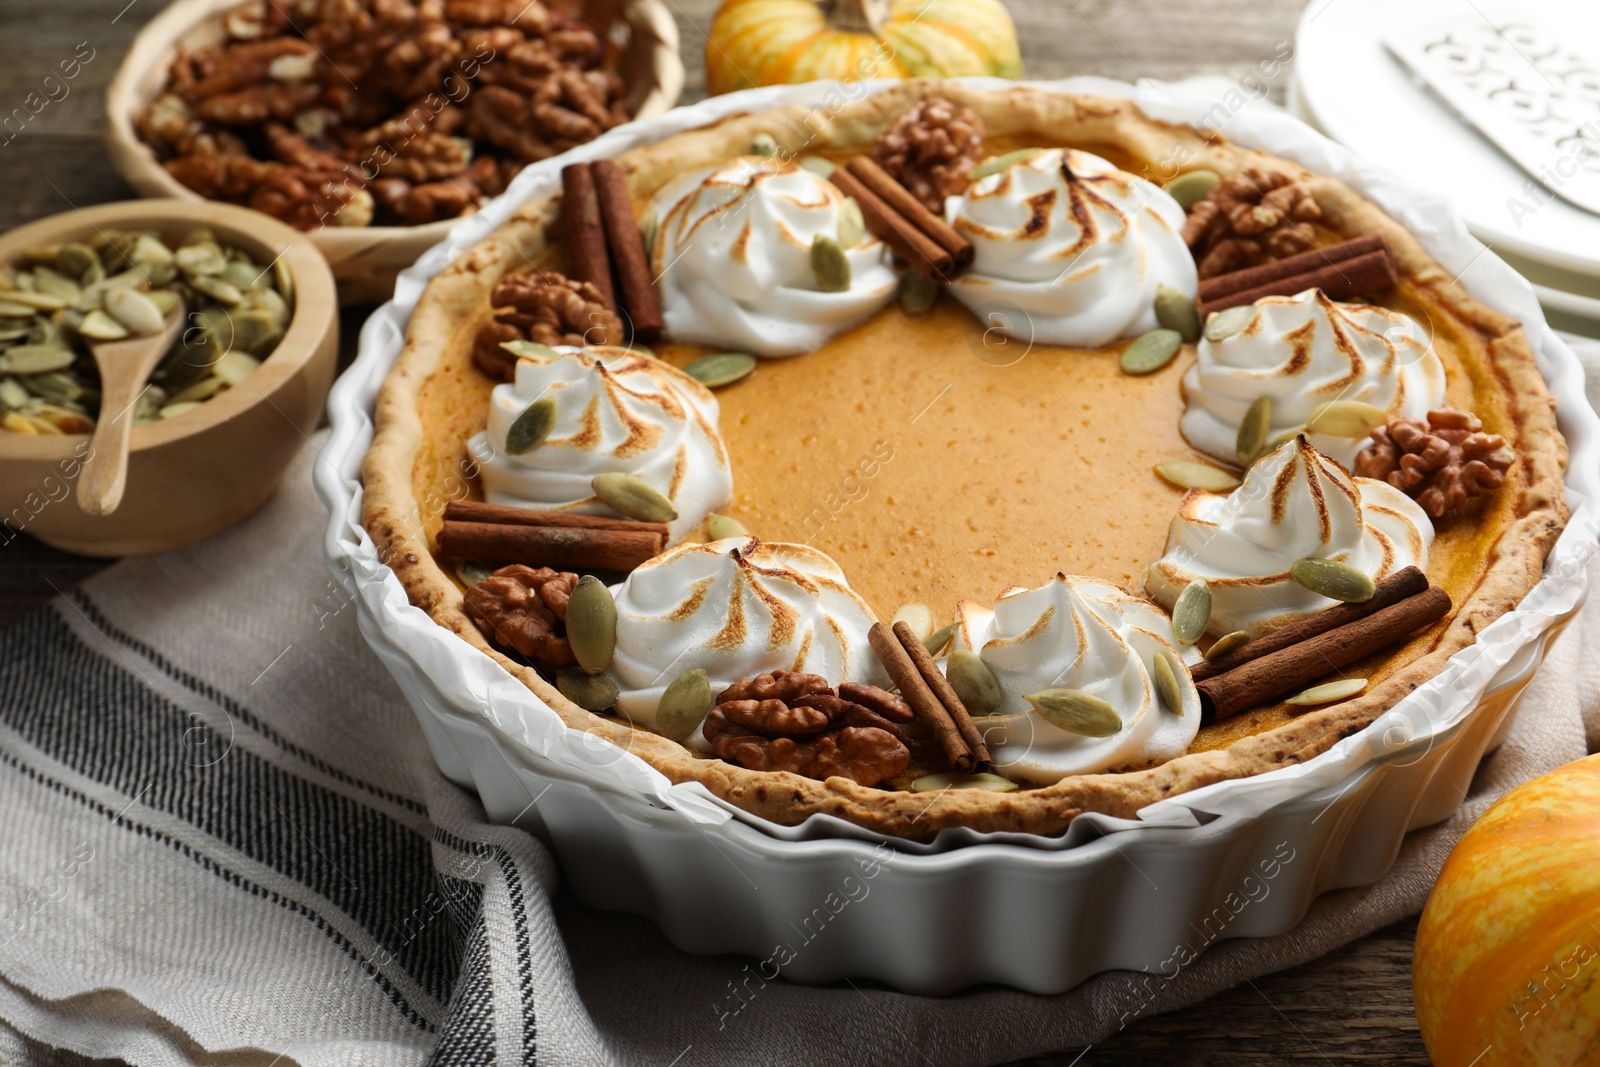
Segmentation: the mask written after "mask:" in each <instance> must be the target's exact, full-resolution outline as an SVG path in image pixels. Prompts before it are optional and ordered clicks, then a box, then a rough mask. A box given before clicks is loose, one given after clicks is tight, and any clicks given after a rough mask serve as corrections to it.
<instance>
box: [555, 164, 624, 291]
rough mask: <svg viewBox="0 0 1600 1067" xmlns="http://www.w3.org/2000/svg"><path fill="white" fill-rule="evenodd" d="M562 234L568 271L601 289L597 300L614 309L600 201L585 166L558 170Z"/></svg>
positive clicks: (581, 280) (569, 166) (578, 165)
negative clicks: (564, 240) (559, 174)
mask: <svg viewBox="0 0 1600 1067" xmlns="http://www.w3.org/2000/svg"><path fill="white" fill-rule="evenodd" d="M561 231H562V235H563V236H564V237H565V238H566V242H567V258H568V259H569V260H570V261H571V268H572V269H571V270H570V271H569V272H568V273H569V274H570V275H571V276H572V277H574V278H576V279H578V280H579V281H580V282H590V283H591V284H593V285H594V287H595V288H596V289H598V290H600V299H601V300H603V301H604V302H605V305H606V307H608V308H610V309H611V310H612V311H615V310H617V294H616V292H615V291H614V290H613V289H612V287H611V257H610V255H609V254H608V253H607V252H606V230H605V223H604V222H603V221H602V220H601V218H600V198H599V196H598V195H596V193H595V188H594V175H593V173H591V172H590V170H589V164H587V163H568V164H567V165H566V166H565V167H562V168H561Z"/></svg>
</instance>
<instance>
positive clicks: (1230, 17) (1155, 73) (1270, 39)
mask: <svg viewBox="0 0 1600 1067" xmlns="http://www.w3.org/2000/svg"><path fill="white" fill-rule="evenodd" d="M667 3H668V5H669V6H670V7H671V8H672V9H673V10H674V11H675V12H676V15H677V18H678V24H679V29H680V31H681V33H682V38H683V52H684V59H685V63H686V65H687V67H688V73H689V90H688V93H687V94H686V96H685V101H686V102H687V101H689V100H693V99H697V98H699V97H700V96H701V95H702V92H703V90H702V85H703V70H704V62H703V59H702V56H703V53H704V49H705V28H706V27H707V26H708V25H709V23H710V19H711V15H712V13H713V11H714V10H715V7H716V0H667ZM1007 4H1008V6H1009V7H1010V9H1011V12H1012V15H1013V17H1014V18H1015V20H1016V23H1017V30H1018V33H1019V36H1020V39H1021V41H1022V52H1023V59H1024V63H1025V66H1026V69H1027V73H1028V74H1029V75H1030V76H1032V77H1062V76H1065V75H1069V74H1097V75H1102V76H1105V77H1111V78H1118V79H1123V80H1135V79H1138V78H1142V77H1146V78H1162V79H1170V78H1181V77H1185V76H1189V75H1194V74H1218V75H1224V76H1227V77H1232V78H1244V77H1247V76H1249V75H1250V74H1251V73H1252V72H1255V71H1259V70H1260V69H1261V68H1260V66H1259V64H1261V63H1262V62H1263V61H1264V60H1268V59H1270V58H1273V57H1281V56H1283V55H1284V54H1286V53H1285V50H1286V49H1289V48H1290V47H1291V45H1292V41H1293V33H1294V27H1295V23H1296V21H1297V20H1298V18H1299V15H1300V11H1301V8H1302V7H1303V0H1007ZM162 6H163V3H162V0H4V3H3V4H0V190H3V193H0V228H9V227H11V226H15V225H17V224H20V223H23V222H27V221H29V220H31V219H35V218H38V217H40V216H43V215H49V214H54V213H56V212H59V211H69V210H71V209H72V208H74V207H78V206H84V205H88V204H93V203H98V202H101V201H105V200H117V199H123V198H126V197H128V196H129V195H131V194H130V191H129V189H128V188H127V187H126V186H125V185H124V184H123V183H122V181H121V180H120V179H119V178H117V176H116V175H115V174H114V173H113V172H112V171H111V169H110V167H109V166H108V164H107V162H106V156H105V153H104V151H103V150H102V149H101V145H100V138H101V130H102V119H101V98H102V96H103V94H104V91H105V86H106V84H107V83H108V82H109V81H110V79H111V76H112V74H113V73H114V72H115V70H116V67H117V64H118V63H119V62H120V60H121V57H122V54H123V53H124V52H125V51H126V49H127V47H128V44H129V42H130V41H131V40H132V38H133V35H134V34H135V33H137V32H138V30H139V27H140V26H142V25H143V24H144V23H145V22H147V21H148V20H149V19H151V18H152V17H154V16H155V14H156V13H157V12H158V11H159V10H160V9H161V7H162ZM91 53H92V54H91ZM74 54H76V55H77V56H78V57H79V58H80V59H81V58H82V57H83V56H86V55H87V56H89V58H88V59H87V60H85V61H83V62H82V65H81V68H80V69H79V71H78V75H77V77H75V78H73V79H72V80H71V81H67V82H63V81H61V80H60V79H59V77H57V78H54V79H50V80H47V78H50V76H51V75H52V74H58V70H59V64H60V62H61V61H62V60H66V59H70V58H72V57H73V56H74ZM1287 70H1288V67H1287V66H1285V67H1284V69H1283V70H1281V71H1279V72H1278V73H1277V75H1276V77H1275V78H1273V79H1272V80H1271V82H1270V84H1271V89H1272V92H1273V95H1274V97H1275V98H1276V99H1279V100H1281V99H1282V97H1283V93H1284V91H1285V89H1286V84H1287V82H1286V79H1287ZM364 311H365V309H355V310H353V311H351V312H350V313H349V314H347V315H346V318H345V322H344V327H345V338H346V345H347V348H348V346H349V345H350V344H352V343H353V341H354V338H355V334H356V329H357V327H358V326H359V324H360V321H361V318H362V316H363V314H364ZM3 510H6V509H0V511H3ZM0 539H3V535H0ZM105 563H106V561H103V560H90V559H84V558H81V557H75V556H71V555H68V554H66V553H62V552H56V551H54V550H51V549H49V548H46V547H44V546H43V545H40V544H39V543H37V542H35V541H33V540H32V539H30V538H28V537H27V536H26V535H18V536H16V537H15V538H14V539H10V540H9V541H8V542H6V543H4V544H3V545H0V625H3V624H4V623H6V622H8V621H10V620H11V619H14V618H16V617H17V616H18V615H20V614H22V613H23V612H25V611H27V610H29V609H31V608H32V607H35V606H37V605H38V604H40V603H42V602H44V601H45V600H46V599H48V598H49V597H50V596H52V595H54V594H55V592H56V591H58V590H64V589H67V588H69V587H71V586H72V585H73V584H75V583H76V582H78V581H81V580H82V579H84V578H86V577H87V576H89V575H91V574H93V573H94V572H95V571H96V570H98V569H100V568H101V567H102V566H104V565H105ZM1415 931H1416V922H1415V920H1406V921H1403V922H1400V923H1396V924H1395V925H1393V926H1390V927H1388V928H1387V929H1384V930H1381V931H1379V932H1377V933H1375V934H1372V935H1370V936H1368V937H1364V938H1362V939H1360V940H1358V941H1356V942H1354V943H1353V944H1351V945H1348V946H1346V947H1345V948H1343V949H1340V950H1338V951H1336V952H1334V953H1332V954H1330V955H1328V956H1326V957H1324V958H1323V959H1320V960H1317V961H1315V962H1313V963H1310V964H1307V965H1305V966H1302V967H1297V968H1294V969H1293V970H1290V971H1285V972H1282V973H1280V974H1275V975H1267V976H1265V977H1261V978H1257V979H1255V980H1254V981H1253V982H1249V983H1246V984H1244V985H1242V986H1239V987H1237V988H1235V989H1231V990H1228V991H1227V992H1224V993H1221V994H1218V995H1217V996H1215V997H1212V998H1211V999H1210V1000H1207V1001H1205V1002H1204V1003H1201V1004H1197V1005H1195V1006H1193V1007H1190V1008H1187V1009H1185V1010H1182V1011H1176V1012H1172V1013H1169V1014H1167V1015H1162V1016H1157V1017H1155V1018H1152V1019H1146V1020H1143V1021H1140V1022H1138V1023H1135V1024H1133V1025H1131V1026H1130V1027H1128V1029H1126V1030H1124V1031H1123V1032H1121V1033H1119V1034H1117V1035H1115V1036H1114V1037H1112V1038H1110V1039H1109V1040H1107V1041H1106V1042H1104V1043H1103V1044H1100V1045H1096V1046H1094V1047H1091V1048H1089V1049H1081V1048H1075V1049H1063V1050H1060V1051H1059V1052H1056V1053H1053V1054H1051V1055H1048V1056H1041V1057H1037V1058H1035V1059H1031V1060H1028V1061H1025V1062H1026V1063H1027V1064H1029V1065H1031V1067H1068V1065H1070V1064H1083V1065H1094V1064H1100V1063H1105V1064H1110V1063H1120V1064H1129V1065H1144V1064H1149V1065H1159V1067H1170V1065H1171V1064H1173V1063H1184V1064H1223V1063H1226V1064H1231V1065H1247V1064H1267V1063H1271V1064H1284V1063H1295V1064H1299V1063H1305V1064H1326V1065H1343V1064H1368V1063H1384V1064H1393V1065H1413V1064H1426V1063H1427V1062H1428V1060H1427V1056H1426V1054H1425V1053H1424V1051H1423V1048H1422V1041H1421V1039H1420V1037H1419V1035H1418V1032H1417V1025H1416V1020H1415V1018H1414V1017H1413V1015H1412V1004H1411V946H1412V939H1413V937H1414V935H1415Z"/></svg>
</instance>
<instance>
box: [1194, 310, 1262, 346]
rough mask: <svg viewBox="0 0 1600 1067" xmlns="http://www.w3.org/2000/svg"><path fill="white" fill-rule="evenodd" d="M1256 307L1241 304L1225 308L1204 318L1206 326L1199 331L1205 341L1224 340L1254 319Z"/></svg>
mask: <svg viewBox="0 0 1600 1067" xmlns="http://www.w3.org/2000/svg"><path fill="white" fill-rule="evenodd" d="M1255 318H1256V308H1255V305H1254V304H1243V305H1241V306H1239V307H1236V308H1226V309H1225V310H1222V311H1219V312H1217V313H1216V314H1214V315H1212V316H1211V317H1210V318H1209V319H1207V320H1206V328H1205V329H1204V330H1203V331H1201V332H1202V333H1203V334H1204V335H1205V339H1206V340H1207V341H1211V342H1213V343H1215V342H1217V341H1226V340H1227V339H1228V338H1230V337H1232V336H1233V335H1234V334H1236V333H1238V332H1239V331H1240V330H1242V329H1244V328H1245V327H1246V326H1248V325H1250V324H1251V323H1252V322H1254V321H1255Z"/></svg>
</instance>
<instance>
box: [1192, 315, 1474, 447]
mask: <svg viewBox="0 0 1600 1067" xmlns="http://www.w3.org/2000/svg"><path fill="white" fill-rule="evenodd" d="M1255 306H1256V317H1255V318H1254V319H1253V320H1252V321H1251V323H1250V325H1248V326H1246V327H1245V328H1244V329H1242V330H1240V331H1239V332H1238V333H1235V334H1233V335H1232V336H1230V337H1226V338H1224V339H1223V340H1221V341H1211V340H1205V339H1202V340H1201V342H1200V344H1199V348H1198V351H1197V357H1198V358H1197V359H1196V360H1195V363H1194V366H1192V367H1190V368H1189V371H1188V373H1186V374H1185V375H1184V377H1183V393H1184V400H1185V402H1186V404H1187V407H1186V408H1185V410H1184V413H1183V418H1182V421H1181V422H1180V423H1179V426H1180V428H1181V429H1182V431H1183V436H1184V438H1185V439H1187V440H1188V442H1189V443H1190V444H1191V445H1193V446H1194V447H1195V448H1197V449H1199V450H1200V451H1201V452H1204V453H1206V454H1207V455H1209V456H1214V457H1216V458H1217V459H1220V460H1222V461H1223V462H1225V463H1232V462H1234V458H1235V457H1234V441H1235V439H1236V437H1237V435H1238V432H1239V423H1240V421H1241V420H1243V418H1244V413H1245V411H1246V409H1248V408H1249V407H1250V403H1251V402H1252V401H1253V400H1255V399H1256V398H1257V397H1262V396H1266V397H1271V398H1272V431H1271V434H1270V435H1269V436H1270V437H1276V436H1278V435H1280V434H1284V433H1289V432H1292V431H1295V430H1303V429H1305V426H1306V423H1307V421H1308V420H1310V418H1311V417H1312V415H1313V414H1315V412H1316V410H1317V409H1318V408H1319V407H1321V406H1322V405H1323V404H1326V403H1329V402H1331V401H1336V400H1356V401H1360V402H1362V403H1365V404H1371V405H1373V406H1374V407H1379V408H1383V409H1384V410H1385V411H1387V412H1388V413H1389V417H1390V418H1391V419H1397V418H1403V417H1421V416H1424V415H1426V414H1427V413H1428V411H1429V410H1431V409H1432V408H1436V407H1439V406H1441V405H1442V404H1443V403H1444V390H1445V380H1444V364H1443V363H1442V362H1441V361H1440V359H1439V355H1438V353H1436V352H1435V351H1434V350H1433V346H1432V344H1431V343H1430V342H1429V340H1428V336H1427V334H1426V333H1425V332H1424V331H1423V329H1422V327H1421V326H1419V325H1418V324H1417V323H1416V322H1415V321H1414V320H1412V319H1411V318H1409V317H1407V316H1406V315H1402V314H1401V313H1400V312H1398V311H1389V310H1388V309H1386V308H1380V307H1372V306H1370V305H1368V304H1341V303H1338V302H1336V301H1333V300H1330V299H1328V297H1327V296H1326V295H1324V294H1323V292H1322V291H1321V290H1320V289H1307V290H1306V291H1305V292H1303V293H1299V294H1297V295H1295V296H1273V297H1266V298H1265V299H1262V300H1258V301H1256V305H1255ZM1309 438H1310V441H1311V444H1312V445H1313V446H1314V447H1315V448H1316V449H1317V450H1318V451H1319V452H1321V453H1322V454H1323V455H1325V456H1329V457H1331V458H1333V459H1336V460H1338V461H1339V462H1340V463H1342V464H1344V465H1345V466H1346V467H1349V466H1351V465H1352V464H1353V463H1354V462H1355V457H1356V453H1358V452H1360V451H1361V450H1362V449H1363V448H1365V447H1366V446H1367V445H1368V444H1370V443H1371V441H1372V438H1370V437H1362V438H1350V437H1334V436H1331V435H1329V434H1310V435H1309Z"/></svg>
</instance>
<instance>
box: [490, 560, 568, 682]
mask: <svg viewBox="0 0 1600 1067" xmlns="http://www.w3.org/2000/svg"><path fill="white" fill-rule="evenodd" d="M577 584H578V576H577V575H576V574H573V573H572V572H570V571H554V570H551V569H550V568H549V567H539V568H537V569H535V568H533V567H527V566H524V565H522V564H520V563H514V564H512V565H511V566H509V567H501V568H500V569H499V570H497V571H495V572H494V573H493V574H491V575H490V576H489V577H487V578H485V579H484V580H483V581H481V582H479V583H478V584H477V585H475V586H473V587H472V588H471V589H468V590H467V595H466V598H465V599H466V613H467V618H469V619H471V620H472V621H473V622H475V623H477V625H478V629H479V630H481V631H482V632H483V635H484V636H485V637H487V638H488V639H489V640H490V641H491V642H493V643H494V644H496V645H499V646H500V647H502V648H511V649H515V650H516V651H517V652H520V653H521V654H522V655H524V656H526V657H528V658H529V659H534V660H538V661H539V662H540V663H545V664H549V665H550V666H552V667H570V666H571V665H572V664H573V663H575V662H577V661H576V660H574V659H573V656H572V646H571V645H569V644H567V637H566V627H565V626H564V625H563V624H564V623H565V621H566V618H567V599H568V598H569V597H571V596H572V589H573V587H574V586H576V585H577Z"/></svg>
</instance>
